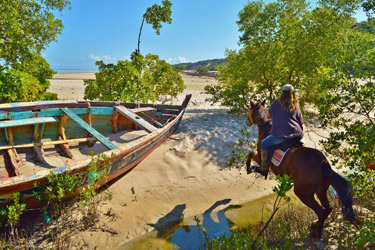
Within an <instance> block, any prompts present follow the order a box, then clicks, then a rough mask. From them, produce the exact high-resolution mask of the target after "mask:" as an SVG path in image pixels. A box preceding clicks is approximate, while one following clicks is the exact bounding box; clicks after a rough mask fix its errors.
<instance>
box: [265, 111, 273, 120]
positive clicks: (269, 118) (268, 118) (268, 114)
mask: <svg viewBox="0 0 375 250" xmlns="http://www.w3.org/2000/svg"><path fill="white" fill-rule="evenodd" d="M266 119H267V120H271V119H272V115H271V113H270V112H267V114H266Z"/></svg>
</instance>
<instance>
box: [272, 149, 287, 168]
mask: <svg viewBox="0 0 375 250" xmlns="http://www.w3.org/2000/svg"><path fill="white" fill-rule="evenodd" d="M289 149H290V148H288V149H287V150H285V151H283V150H281V149H276V150H275V151H273V155H272V158H271V162H272V163H273V165H275V166H279V165H280V163H281V161H282V160H283V159H284V155H285V154H286V153H287V152H288V151H289Z"/></svg>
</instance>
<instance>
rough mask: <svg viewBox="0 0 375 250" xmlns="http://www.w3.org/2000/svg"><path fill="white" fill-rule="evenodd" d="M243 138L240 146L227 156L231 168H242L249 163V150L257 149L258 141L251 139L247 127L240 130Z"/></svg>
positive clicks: (240, 140) (239, 142)
mask: <svg viewBox="0 0 375 250" xmlns="http://www.w3.org/2000/svg"><path fill="white" fill-rule="evenodd" d="M239 132H240V134H241V137H240V139H238V146H236V147H235V149H234V150H232V152H231V153H230V154H227V155H226V158H227V164H228V166H229V167H235V168H238V169H240V168H242V166H243V165H244V163H245V162H246V161H247V156H248V150H249V149H250V148H256V145H254V144H256V141H255V140H252V139H251V135H250V132H249V131H248V129H247V127H246V125H244V126H243V127H242V128H240V130H239Z"/></svg>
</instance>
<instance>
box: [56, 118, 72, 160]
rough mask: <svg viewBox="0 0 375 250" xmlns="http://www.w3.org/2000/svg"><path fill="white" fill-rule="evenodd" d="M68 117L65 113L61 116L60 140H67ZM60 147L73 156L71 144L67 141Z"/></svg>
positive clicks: (70, 156) (66, 153)
mask: <svg viewBox="0 0 375 250" xmlns="http://www.w3.org/2000/svg"><path fill="white" fill-rule="evenodd" d="M66 120H67V117H66V116H65V115H62V116H60V122H59V140H60V141H65V140H67V139H68V138H67V137H66V135H65V124H66ZM60 148H61V149H62V151H63V152H64V154H65V155H66V156H67V157H69V158H70V159H72V158H73V154H72V152H70V150H69V145H68V144H67V143H62V144H60Z"/></svg>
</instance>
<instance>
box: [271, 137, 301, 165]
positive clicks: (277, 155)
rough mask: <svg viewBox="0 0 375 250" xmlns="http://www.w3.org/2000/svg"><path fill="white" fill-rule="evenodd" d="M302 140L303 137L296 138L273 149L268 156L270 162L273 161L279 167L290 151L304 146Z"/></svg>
mask: <svg viewBox="0 0 375 250" xmlns="http://www.w3.org/2000/svg"><path fill="white" fill-rule="evenodd" d="M301 139H302V138H301V137H294V138H291V139H288V140H286V141H284V142H282V143H280V144H277V145H275V146H273V147H271V148H270V151H269V155H268V161H269V162H270V161H271V162H272V163H273V164H274V165H275V166H279V165H280V163H281V161H282V160H283V158H284V156H285V155H286V153H287V152H288V151H289V149H291V148H293V147H302V146H303V142H301Z"/></svg>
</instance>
